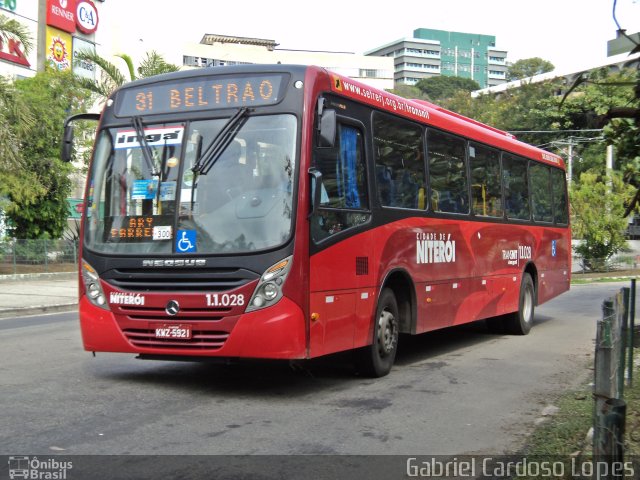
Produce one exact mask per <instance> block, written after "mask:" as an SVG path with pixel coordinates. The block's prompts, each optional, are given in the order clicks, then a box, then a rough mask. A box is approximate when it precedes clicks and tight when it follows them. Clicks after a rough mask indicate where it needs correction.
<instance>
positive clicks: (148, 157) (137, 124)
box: [131, 116, 160, 177]
mask: <svg viewBox="0 0 640 480" xmlns="http://www.w3.org/2000/svg"><path fill="white" fill-rule="evenodd" d="M131 125H133V128H134V129H135V131H136V135H137V136H138V142H139V143H140V148H142V156H143V157H144V161H145V162H146V164H147V167H149V170H150V171H151V176H152V177H159V176H160V172H158V171H157V170H156V167H155V164H154V163H153V154H152V153H151V147H150V146H149V144H148V143H147V137H146V135H145V134H144V126H143V125H142V118H140V117H138V116H135V117H131Z"/></svg>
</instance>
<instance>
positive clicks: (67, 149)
mask: <svg viewBox="0 0 640 480" xmlns="http://www.w3.org/2000/svg"><path fill="white" fill-rule="evenodd" d="M72 155H73V125H67V126H66V127H64V135H63V137H62V152H61V153H60V158H61V159H62V161H63V162H70V161H71V157H72Z"/></svg>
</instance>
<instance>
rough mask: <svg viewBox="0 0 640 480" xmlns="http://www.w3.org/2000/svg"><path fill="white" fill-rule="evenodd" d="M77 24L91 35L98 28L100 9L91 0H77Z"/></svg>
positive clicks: (79, 28) (82, 30)
mask: <svg viewBox="0 0 640 480" xmlns="http://www.w3.org/2000/svg"><path fill="white" fill-rule="evenodd" d="M77 1H78V4H77V7H76V25H77V26H78V30H80V31H81V32H82V33H86V34H87V35H90V34H92V33H94V32H95V31H96V30H97V28H98V9H97V8H96V6H95V5H94V4H93V2H92V1H91V0H77Z"/></svg>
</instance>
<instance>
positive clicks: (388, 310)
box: [356, 288, 400, 378]
mask: <svg viewBox="0 0 640 480" xmlns="http://www.w3.org/2000/svg"><path fill="white" fill-rule="evenodd" d="M374 322H375V323H374V326H373V341H372V343H371V345H368V346H366V347H364V348H362V349H360V350H358V351H357V352H356V367H357V369H358V371H359V372H360V373H361V374H362V375H365V376H367V377H375V378H377V377H384V376H385V375H387V374H388V373H389V372H390V371H391V367H392V366H393V362H394V361H395V359H396V352H397V351H398V336H399V332H400V316H399V312H398V302H397V301H396V296H395V295H394V293H393V291H392V290H391V289H389V288H385V289H384V290H382V293H381V294H380V298H379V299H378V307H377V308H376V316H375V318H374Z"/></svg>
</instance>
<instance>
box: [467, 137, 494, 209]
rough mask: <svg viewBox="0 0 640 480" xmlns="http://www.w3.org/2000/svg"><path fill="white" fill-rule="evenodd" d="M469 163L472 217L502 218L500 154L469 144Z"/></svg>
mask: <svg viewBox="0 0 640 480" xmlns="http://www.w3.org/2000/svg"><path fill="white" fill-rule="evenodd" d="M469 162H470V164H471V199H472V207H473V213H474V215H477V216H482V217H502V186H501V185H500V154H499V153H498V151H497V150H494V149H492V148H488V147H485V146H484V145H479V144H475V143H469Z"/></svg>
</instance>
